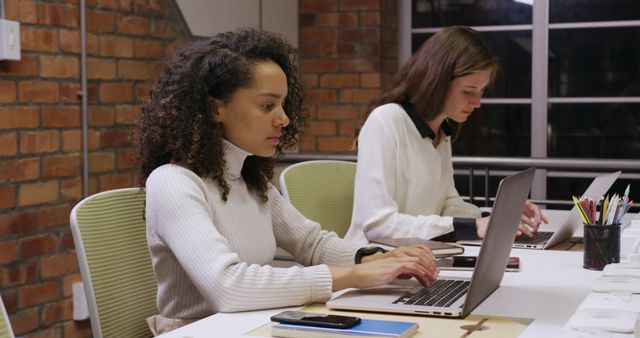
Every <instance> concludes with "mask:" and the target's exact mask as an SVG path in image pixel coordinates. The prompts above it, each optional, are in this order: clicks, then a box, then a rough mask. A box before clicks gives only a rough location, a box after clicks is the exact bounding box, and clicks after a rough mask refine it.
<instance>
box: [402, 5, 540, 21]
mask: <svg viewBox="0 0 640 338" xmlns="http://www.w3.org/2000/svg"><path fill="white" fill-rule="evenodd" d="M411 8H412V11H411V12H412V17H411V24H412V27H413V28H424V27H444V26H453V25H465V26H495V25H523V24H531V15H532V7H531V6H530V5H527V4H524V3H521V2H517V1H513V0H495V1H460V0H457V1H456V0H413V1H412V7H411Z"/></svg>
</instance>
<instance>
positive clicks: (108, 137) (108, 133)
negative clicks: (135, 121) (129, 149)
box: [100, 128, 131, 147]
mask: <svg viewBox="0 0 640 338" xmlns="http://www.w3.org/2000/svg"><path fill="white" fill-rule="evenodd" d="M130 134H131V132H130V130H129V128H109V129H106V130H104V131H102V135H101V136H100V144H101V145H102V146H103V147H120V146H126V145H130V144H131V139H130Z"/></svg>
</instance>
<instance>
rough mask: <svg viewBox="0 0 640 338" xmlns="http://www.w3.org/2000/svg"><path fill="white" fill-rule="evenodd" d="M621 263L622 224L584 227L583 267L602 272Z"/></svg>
mask: <svg viewBox="0 0 640 338" xmlns="http://www.w3.org/2000/svg"><path fill="white" fill-rule="evenodd" d="M619 262H620V224H613V225H594V224H585V225H584V261H583V264H582V267H583V268H585V269H590V270H602V269H603V268H604V266H605V265H607V264H610V263H619Z"/></svg>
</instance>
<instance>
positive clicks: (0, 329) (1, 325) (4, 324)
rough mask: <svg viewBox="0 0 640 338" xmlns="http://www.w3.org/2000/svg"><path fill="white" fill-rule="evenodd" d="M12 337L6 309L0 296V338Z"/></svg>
mask: <svg viewBox="0 0 640 338" xmlns="http://www.w3.org/2000/svg"><path fill="white" fill-rule="evenodd" d="M14 337H15V336H14V335H13V330H12V329H11V322H10V321H9V315H8V314H7V309H5V308H4V303H3V302H2V298H0V338H14Z"/></svg>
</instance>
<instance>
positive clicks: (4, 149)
mask: <svg viewBox="0 0 640 338" xmlns="http://www.w3.org/2000/svg"><path fill="white" fill-rule="evenodd" d="M17 153H18V137H17V134H16V133H8V134H0V156H15V155H16V154H17Z"/></svg>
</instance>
